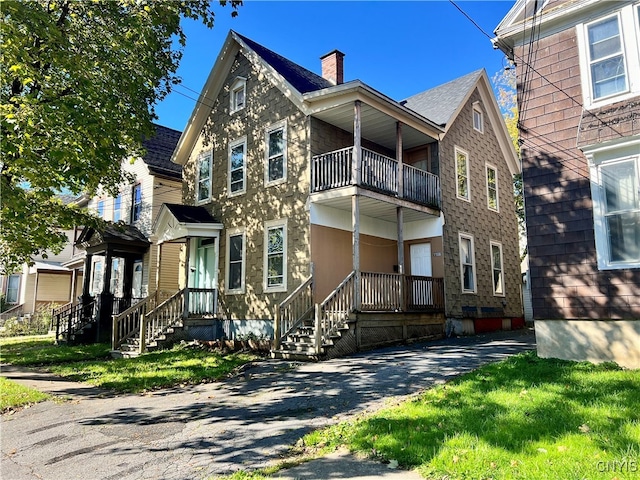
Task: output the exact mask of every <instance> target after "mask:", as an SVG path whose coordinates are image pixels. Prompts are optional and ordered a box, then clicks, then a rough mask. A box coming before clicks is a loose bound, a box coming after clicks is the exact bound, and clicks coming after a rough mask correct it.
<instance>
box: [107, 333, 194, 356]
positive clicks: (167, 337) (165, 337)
mask: <svg viewBox="0 0 640 480" xmlns="http://www.w3.org/2000/svg"><path fill="white" fill-rule="evenodd" d="M183 330H184V328H183V327H181V326H173V327H169V328H167V329H166V330H165V331H164V332H163V333H162V334H161V335H158V336H156V337H155V338H153V339H151V340H149V341H147V345H146V348H145V350H146V352H153V351H155V350H162V349H163V348H165V347H167V346H169V345H171V344H173V343H175V337H176V336H179V335H180V333H182V331H183ZM139 355H140V338H138V337H135V338H130V339H128V340H126V341H125V342H124V343H123V344H122V345H120V349H119V350H111V356H112V357H113V358H134V357H137V356H139Z"/></svg>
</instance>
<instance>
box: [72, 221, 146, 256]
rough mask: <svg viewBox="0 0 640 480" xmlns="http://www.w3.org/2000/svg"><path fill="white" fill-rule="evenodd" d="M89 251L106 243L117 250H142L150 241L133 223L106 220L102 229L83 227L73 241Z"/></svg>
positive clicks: (101, 247) (104, 245) (104, 247)
mask: <svg viewBox="0 0 640 480" xmlns="http://www.w3.org/2000/svg"><path fill="white" fill-rule="evenodd" d="M75 244H76V245H77V246H78V247H80V248H84V249H85V250H87V251H89V250H91V251H94V250H96V251H98V250H101V249H106V248H107V245H111V246H117V247H118V248H117V249H118V250H126V251H141V252H144V251H145V250H146V249H147V248H149V245H151V243H150V242H149V240H147V237H145V236H144V235H143V234H142V232H140V230H138V229H137V228H136V227H134V226H133V225H127V224H124V223H115V224H114V223H112V222H107V223H106V226H105V228H104V230H102V231H99V230H97V229H95V228H93V227H84V229H83V230H82V232H81V233H80V236H79V237H78V239H77V240H76V243H75Z"/></svg>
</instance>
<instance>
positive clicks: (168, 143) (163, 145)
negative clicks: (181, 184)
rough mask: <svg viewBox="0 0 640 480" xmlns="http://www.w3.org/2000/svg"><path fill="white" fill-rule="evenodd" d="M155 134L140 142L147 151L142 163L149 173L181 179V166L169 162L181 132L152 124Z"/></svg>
mask: <svg viewBox="0 0 640 480" xmlns="http://www.w3.org/2000/svg"><path fill="white" fill-rule="evenodd" d="M154 126H155V128H156V134H155V135H154V136H153V137H151V138H149V139H146V140H144V141H143V142H142V144H143V145H144V148H145V149H146V150H147V153H145V155H144V157H142V159H143V160H144V163H146V164H147V166H148V167H149V170H151V173H154V174H156V175H163V176H167V177H171V178H176V179H181V178H182V166H180V165H178V164H177V163H173V162H172V161H171V155H172V154H173V151H174V150H175V148H176V145H178V140H180V135H181V134H182V132H179V131H178V130H174V129H172V128H167V127H163V126H162V125H157V124H154Z"/></svg>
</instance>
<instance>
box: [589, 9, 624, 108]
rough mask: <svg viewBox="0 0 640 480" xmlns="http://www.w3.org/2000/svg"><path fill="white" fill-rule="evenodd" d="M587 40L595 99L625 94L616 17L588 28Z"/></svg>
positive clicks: (620, 42) (621, 47) (622, 54)
mask: <svg viewBox="0 0 640 480" xmlns="http://www.w3.org/2000/svg"><path fill="white" fill-rule="evenodd" d="M587 39H588V43H589V73H590V75H591V87H592V94H593V98H594V100H597V99H600V98H603V97H608V96H610V95H615V94H617V93H621V92H624V91H626V90H627V72H626V67H625V58H624V49H623V44H622V35H621V34H620V22H619V19H618V15H614V16H611V17H608V18H605V19H604V20H599V21H597V22H595V23H592V24H591V25H589V26H587Z"/></svg>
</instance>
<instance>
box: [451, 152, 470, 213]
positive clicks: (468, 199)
mask: <svg viewBox="0 0 640 480" xmlns="http://www.w3.org/2000/svg"><path fill="white" fill-rule="evenodd" d="M453 150H454V152H455V182H456V197H457V198H458V199H460V200H464V201H465V202H469V203H471V181H470V176H469V153H468V152H467V151H465V150H463V149H462V148H460V147H458V146H456V147H454V149H453ZM459 154H462V155H463V156H464V157H465V158H466V181H467V182H466V183H467V196H466V197H463V196H462V195H460V188H459V182H458V156H459Z"/></svg>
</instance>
